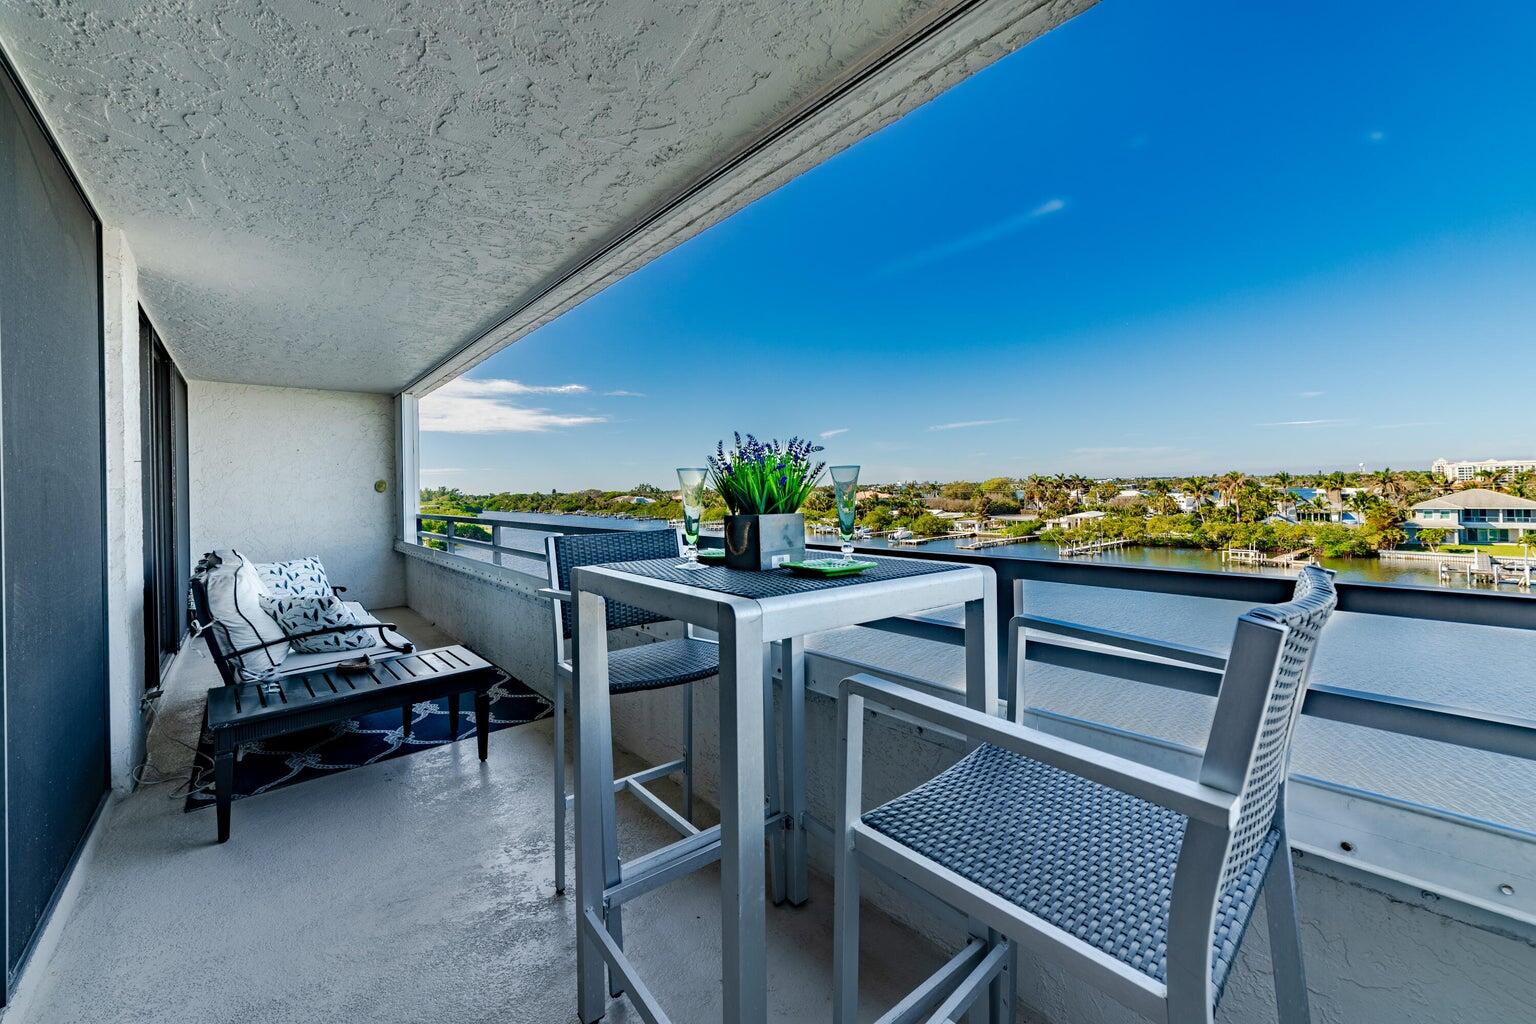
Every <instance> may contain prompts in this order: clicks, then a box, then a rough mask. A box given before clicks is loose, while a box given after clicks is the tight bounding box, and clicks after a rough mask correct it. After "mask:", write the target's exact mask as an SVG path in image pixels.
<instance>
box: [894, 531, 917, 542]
mask: <svg viewBox="0 0 1536 1024" xmlns="http://www.w3.org/2000/svg"><path fill="white" fill-rule="evenodd" d="M911 539H912V531H911V530H892V531H891V540H911Z"/></svg>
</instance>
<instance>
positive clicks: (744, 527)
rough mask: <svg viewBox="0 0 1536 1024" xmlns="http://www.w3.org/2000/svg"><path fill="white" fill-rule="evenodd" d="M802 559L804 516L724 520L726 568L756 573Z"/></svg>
mask: <svg viewBox="0 0 1536 1024" xmlns="http://www.w3.org/2000/svg"><path fill="white" fill-rule="evenodd" d="M804 557H805V516H803V515H801V514H800V513H799V512H795V513H792V514H790V515H773V516H726V517H725V564H726V565H728V566H730V567H731V568H732V569H746V570H749V571H758V570H762V569H773V568H777V567H778V566H779V565H782V564H783V563H785V562H791V561H795V560H797V559H801V558H804Z"/></svg>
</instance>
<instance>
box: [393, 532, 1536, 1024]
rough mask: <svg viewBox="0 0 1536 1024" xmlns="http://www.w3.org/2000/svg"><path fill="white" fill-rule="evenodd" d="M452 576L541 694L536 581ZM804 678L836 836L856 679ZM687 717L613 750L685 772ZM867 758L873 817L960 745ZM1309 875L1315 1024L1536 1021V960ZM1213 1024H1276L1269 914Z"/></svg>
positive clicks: (814, 661) (1469, 929) (883, 740)
mask: <svg viewBox="0 0 1536 1024" xmlns="http://www.w3.org/2000/svg"><path fill="white" fill-rule="evenodd" d="M453 564H454V563H453V562H452V561H450V560H449V559H448V558H447V556H442V555H438V554H436V553H432V552H418V553H416V554H414V555H412V556H408V557H407V577H408V581H409V585H408V599H409V603H410V605H411V607H413V608H415V609H416V610H417V611H418V612H421V613H422V614H423V615H426V616H427V617H428V618H430V619H432V621H434V622H435V623H436V624H437V625H438V626H440V627H441V628H442V629H443V630H445V631H446V632H448V633H449V634H451V635H453V636H455V637H457V638H458V639H460V640H461V641H463V642H465V643H468V644H470V645H471V646H474V647H476V649H478V650H480V651H481V653H483V654H484V655H485V656H486V657H488V658H490V659H491V660H492V661H494V662H496V663H497V664H499V665H501V666H502V667H503V668H505V669H507V670H508V671H510V672H512V673H513V674H514V675H517V676H519V678H521V679H523V681H524V682H526V683H528V684H529V685H530V686H533V687H534V688H535V689H538V690H540V691H542V692H548V689H549V686H550V681H551V672H550V668H549V647H548V645H549V639H548V638H549V635H550V632H549V631H550V620H549V613H548V605H547V602H545V601H543V600H541V599H539V598H537V596H536V595H535V593H534V591H535V589H536V587H537V586H538V585H539V584H538V582H537V581H536V580H535V579H534V578H533V577H522V578H521V579H518V578H517V574H512V573H506V572H498V571H497V570H495V569H491V568H471V569H469V570H468V571H467V572H466V571H464V569H462V568H457V567H451V566H453ZM463 564H464V563H463V562H462V561H460V562H459V563H458V565H459V566H461V567H462V566H463ZM493 580H495V582H493ZM856 632H858V633H860V634H864V635H865V637H866V639H867V638H868V637H869V636H876V637H877V642H879V643H886V644H892V643H900V642H901V641H900V639H899V638H895V637H892V636H890V635H888V634H878V635H876V634H870V633H869V631H856ZM830 645H831V641H830V640H829V641H828V645H827V646H830ZM813 646H814V645H813ZM839 649H841V648H839ZM903 663H904V664H905V665H906V666H907V670H909V671H918V672H920V671H921V668H922V664H923V662H922V659H921V658H918V657H914V658H911V659H905V660H904V661H903ZM808 668H809V675H810V682H811V684H812V686H813V691H812V693H811V694H810V695H809V697H808V700H807V712H806V731H807V742H806V760H807V773H806V774H807V782H808V798H809V807H810V811H811V813H812V814H813V815H815V816H817V817H818V818H820V819H821V820H823V821H829V820H831V819H832V807H833V804H834V799H835V792H836V787H837V776H836V765H837V749H836V744H837V722H836V705H835V702H834V701H832V700H831V699H830V698H828V697H827V696H826V695H825V694H826V693H827V692H829V690H830V688H832V687H834V686H835V685H836V682H837V679H838V678H840V677H841V676H842V675H844V674H846V673H847V672H849V671H851V669H850V668H849V667H848V666H846V665H843V664H840V663H838V662H836V661H833V660H831V659H830V658H828V657H827V656H825V655H820V656H818V655H817V654H815V653H814V652H813V653H812V656H811V658H810V664H809V666H808ZM817 691H820V692H817ZM717 692H718V690H717V682H716V681H715V680H705V681H703V682H701V683H700V684H698V685H697V687H696V695H695V698H694V700H695V704H694V716H695V717H694V729H695V744H696V751H697V756H698V762H697V785H698V789H697V792H698V794H699V796H700V798H701V799H704V800H706V801H710V802H713V801H714V800H715V798H716V793H717V792H718V780H719V772H718V765H719V743H718V737H719V730H718V721H719V704H718V700H717ZM680 710H681V709H680V702H679V701H678V700H677V699H675V695H669V694H665V693H661V694H656V693H642V694H635V695H631V696H628V697H622V698H618V699H616V700H615V701H614V707H613V711H614V716H613V718H614V738H615V742H616V743H617V745H618V746H619V747H621V748H623V749H625V750H628V751H631V752H633V753H636V754H638V755H640V756H641V757H642V758H643V759H644V760H645V761H646V762H647V763H653V764H654V763H658V762H660V761H663V760H667V759H670V758H673V757H676V756H677V755H678V752H679V747H678V744H679V740H678V737H679V735H680V725H681V721H680ZM865 749H866V762H865V780H866V790H865V804H866V806H874V805H876V804H878V803H880V802H882V801H883V800H886V799H889V798H891V797H892V796H895V795H897V794H898V793H901V792H904V791H905V790H907V789H910V788H911V787H912V786H915V785H917V784H919V783H921V782H923V781H925V780H927V779H928V778H930V777H932V775H933V774H935V773H936V772H938V771H941V770H942V769H943V768H944V767H945V766H946V765H948V764H949V763H950V762H951V761H953V760H954V759H955V758H956V757H957V756H958V753H959V751H958V746H957V745H956V744H955V743H954V742H953V741H950V740H946V739H944V738H943V737H941V736H937V735H935V734H933V733H932V732H927V731H919V730H917V729H916V728H914V727H912V726H909V725H906V724H900V723H897V724H892V723H891V722H890V720H888V719H873V720H872V721H871V724H870V725H869V726H868V727H867V729H866V737H865ZM811 849H812V863H813V864H814V865H815V866H816V868H817V869H818V870H820V871H822V872H824V873H830V861H829V859H828V851H827V849H826V846H825V844H824V843H823V842H821V841H819V840H817V839H816V838H815V836H814V834H813V840H812V844H811ZM1309 861H1310V858H1306V857H1303V858H1300V859H1299V861H1298V867H1299V870H1298V872H1297V876H1298V877H1297V887H1298V901H1299V903H1300V907H1301V915H1302V931H1303V936H1302V940H1303V943H1304V945H1305V952H1306V968H1307V979H1308V984H1309V988H1310V991H1311V995H1312V1019H1313V1020H1314V1021H1317V1022H1319V1024H1345V1022H1348V1024H1446V1022H1450V1021H1466V1022H1468V1024H1472V1022H1478V1024H1482V1022H1490V1024H1491V1022H1505V1021H1510V1022H1513V1021H1528V1020H1536V973H1533V972H1532V971H1531V969H1530V968H1531V965H1532V964H1533V963H1536V948H1533V946H1532V944H1531V943H1530V942H1527V941H1523V940H1522V939H1520V938H1516V937H1511V935H1509V934H1503V933H1501V932H1500V931H1495V930H1490V929H1487V928H1482V927H1477V926H1475V925H1473V924H1470V923H1468V921H1467V920H1466V919H1464V918H1462V917H1461V916H1459V915H1457V914H1453V913H1439V912H1436V911H1435V910H1432V909H1427V908H1426V907H1425V906H1419V905H1414V904H1411V903H1409V902H1405V901H1404V900H1401V899H1396V898H1393V897H1392V896H1389V895H1387V893H1386V892H1385V891H1383V890H1384V889H1386V888H1390V887H1389V886H1383V888H1381V889H1379V888H1376V887H1375V886H1374V885H1371V884H1357V883H1355V882H1352V881H1349V880H1346V879H1345V878H1343V877H1341V876H1340V875H1338V874H1337V873H1336V872H1335V871H1333V870H1332V869H1331V868H1329V867H1328V866H1327V865H1322V864H1312V863H1309ZM1365 881H1366V882H1367V883H1369V882H1370V879H1368V878H1367V879H1365ZM864 883H865V897H866V899H867V900H868V901H869V902H872V903H874V904H876V905H878V906H880V907H881V909H882V910H884V911H885V912H886V913H888V914H890V915H891V916H893V917H896V918H897V919H899V920H903V921H904V922H906V923H907V924H909V925H911V926H912V927H913V928H914V929H916V930H918V931H920V932H922V933H924V934H926V935H927V936H929V937H930V938H933V939H936V940H937V941H939V942H940V943H941V944H943V943H945V942H946V941H958V935H956V936H949V935H947V934H946V932H945V926H944V925H943V924H942V923H940V922H939V921H937V919H935V918H933V917H932V916H930V915H928V914H927V913H925V912H924V911H923V910H922V909H921V908H919V907H917V906H915V905H914V904H913V902H912V900H911V899H910V898H908V897H903V896H900V895H897V894H895V893H893V892H892V891H891V890H889V889H886V888H884V887H883V886H881V885H880V884H879V883H878V882H877V881H876V880H875V879H873V878H871V877H870V876H868V875H866V876H865V879H864ZM914 941H916V940H915V939H914ZM913 980H914V982H915V981H916V979H913ZM1020 996H1021V999H1022V1002H1023V1004H1024V1009H1023V1012H1022V1013H1021V1016H1020V1020H1021V1021H1028V1022H1029V1024H1135V1022H1139V1021H1141V1020H1142V1018H1140V1017H1139V1016H1137V1015H1136V1014H1134V1013H1132V1012H1131V1011H1129V1010H1126V1009H1125V1008H1124V1007H1122V1006H1120V1005H1119V1004H1117V1003H1115V1002H1114V1001H1113V1000H1110V999H1108V998H1106V997H1104V996H1102V995H1101V994H1099V993H1098V992H1096V991H1095V990H1093V989H1091V988H1090V987H1088V986H1085V985H1083V984H1081V983H1079V982H1077V981H1076V980H1075V979H1074V978H1073V977H1072V976H1070V975H1067V974H1065V973H1064V972H1062V971H1060V970H1057V969H1054V968H1051V967H1042V966H1041V965H1040V964H1039V963H1038V962H1035V961H1030V960H1026V961H1025V963H1024V966H1023V968H1022V971H1021V978H1020ZM871 1009H872V1008H871ZM1217 1020H1218V1022H1222V1024H1271V1022H1274V1021H1275V1010H1274V995H1273V987H1272V981H1271V976H1270V963H1269V940H1268V934H1267V930H1266V926H1265V922H1264V920H1263V909H1262V907H1261V909H1260V910H1259V913H1258V915H1257V916H1256V917H1255V919H1254V921H1253V922H1252V924H1251V925H1250V928H1249V931H1248V934H1247V937H1246V938H1245V940H1244V944H1243V948H1242V951H1241V953H1240V954H1239V956H1238V961H1237V964H1236V965H1235V967H1234V968H1233V972H1232V975H1231V977H1230V978H1229V979H1228V985H1227V992H1226V996H1225V998H1224V1000H1223V1002H1222V1005H1221V1007H1220V1010H1219V1012H1218V1013H1217Z"/></svg>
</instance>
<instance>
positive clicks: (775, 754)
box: [763, 644, 788, 906]
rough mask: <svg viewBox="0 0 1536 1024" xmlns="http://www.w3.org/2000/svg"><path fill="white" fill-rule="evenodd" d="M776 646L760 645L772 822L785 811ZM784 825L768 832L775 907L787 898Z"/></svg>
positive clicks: (766, 778) (765, 773)
mask: <svg viewBox="0 0 1536 1024" xmlns="http://www.w3.org/2000/svg"><path fill="white" fill-rule="evenodd" d="M776 650H777V645H776V644H763V785H764V789H765V790H766V793H765V796H766V803H767V812H768V816H769V817H770V818H771V817H773V816H774V815H776V814H778V813H779V812H780V811H782V810H784V795H783V794H784V788H783V787H784V785H785V780H784V779H782V777H781V773H780V771H779V764H780V761H779V734H778V729H777V724H778V723H777V716H776V715H775V713H774V699H773V663H774V655H775V651H776ZM784 825H785V823H784V822H779V824H778V826H777V827H774V828H770V829H769V830H768V891H769V893H770V895H771V897H772V899H773V904H774V906H778V905H779V904H780V903H783V902H784V899H785V895H786V881H785V874H786V872H787V870H788V863H787V861H786V859H785V853H786V848H787V844H786V842H785V839H786V831H785V827H784Z"/></svg>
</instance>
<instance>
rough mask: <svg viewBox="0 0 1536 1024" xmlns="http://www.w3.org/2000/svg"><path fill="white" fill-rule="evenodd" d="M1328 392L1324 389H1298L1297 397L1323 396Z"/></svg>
mask: <svg viewBox="0 0 1536 1024" xmlns="http://www.w3.org/2000/svg"><path fill="white" fill-rule="evenodd" d="M1325 393H1326V392H1322V391H1298V392H1297V393H1296V397H1297V398H1322V397H1323V395H1324V394H1325Z"/></svg>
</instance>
